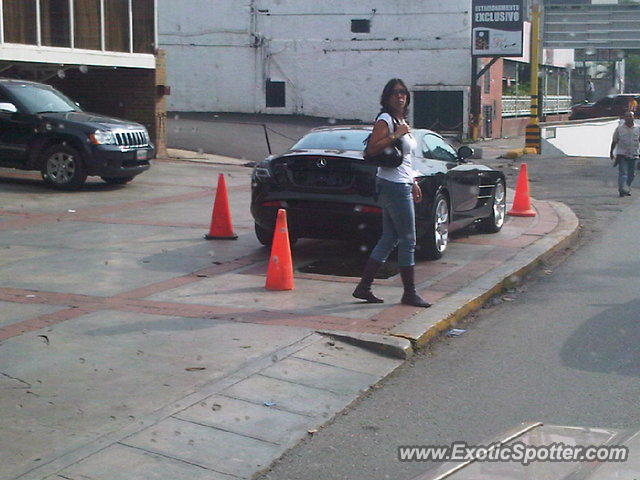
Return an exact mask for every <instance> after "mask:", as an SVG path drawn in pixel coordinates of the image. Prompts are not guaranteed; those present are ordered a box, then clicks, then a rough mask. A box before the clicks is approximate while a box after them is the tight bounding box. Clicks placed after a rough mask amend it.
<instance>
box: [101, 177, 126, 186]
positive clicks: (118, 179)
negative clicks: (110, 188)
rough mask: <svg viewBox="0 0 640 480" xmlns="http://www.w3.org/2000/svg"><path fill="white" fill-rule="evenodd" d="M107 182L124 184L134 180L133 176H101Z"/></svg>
mask: <svg viewBox="0 0 640 480" xmlns="http://www.w3.org/2000/svg"><path fill="white" fill-rule="evenodd" d="M100 178H101V179H102V180H103V181H104V182H105V183H108V184H110V185H124V184H125V183H129V182H130V181H131V180H133V177H100Z"/></svg>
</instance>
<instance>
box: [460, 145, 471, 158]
mask: <svg viewBox="0 0 640 480" xmlns="http://www.w3.org/2000/svg"><path fill="white" fill-rule="evenodd" d="M471 157H473V149H472V148H471V147H469V146H467V145H462V146H461V147H460V148H459V149H458V160H459V161H461V162H463V161H464V159H465V158H471Z"/></svg>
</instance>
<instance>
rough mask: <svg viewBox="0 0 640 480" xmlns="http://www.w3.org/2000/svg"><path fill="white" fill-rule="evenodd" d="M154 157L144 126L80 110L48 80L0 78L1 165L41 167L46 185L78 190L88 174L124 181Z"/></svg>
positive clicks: (146, 165)
mask: <svg viewBox="0 0 640 480" xmlns="http://www.w3.org/2000/svg"><path fill="white" fill-rule="evenodd" d="M154 156H155V149H154V146H153V145H152V144H151V142H150V140H149V134H148V132H147V129H146V128H145V127H144V126H143V125H141V124H139V123H134V122H130V121H127V120H119V119H117V118H111V117H105V116H103V115H98V114H94V113H88V112H83V111H82V109H81V108H80V106H79V105H78V104H77V103H75V102H73V101H72V100H70V99H69V98H67V97H66V96H64V95H63V94H62V93H60V92H59V91H57V90H56V89H54V88H53V87H51V86H49V85H44V84H42V83H35V82H27V81H24V80H13V79H0V166H2V167H13V168H18V169H22V170H40V172H41V173H42V178H43V179H44V181H45V182H46V183H47V184H49V185H52V186H54V187H57V188H61V189H65V190H77V189H79V188H81V187H82V186H83V185H84V182H85V180H86V178H87V176H89V175H96V176H99V177H101V178H102V179H103V180H104V181H105V182H107V183H113V184H124V183H127V182H129V181H131V180H132V179H133V177H135V176H136V175H138V174H140V173H142V172H144V171H145V170H148V169H149V166H150V164H149V160H151V159H152V158H154Z"/></svg>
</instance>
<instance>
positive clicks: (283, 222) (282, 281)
mask: <svg viewBox="0 0 640 480" xmlns="http://www.w3.org/2000/svg"><path fill="white" fill-rule="evenodd" d="M265 288H266V289H267V290H293V263H292V262H291V247H290V246H289V230H288V228H287V211H286V210H284V209H282V208H281V209H279V210H278V218H277V220H276V230H275V232H274V233H273V243H272V245H271V258H270V259H269V268H268V269H267V282H266V283H265Z"/></svg>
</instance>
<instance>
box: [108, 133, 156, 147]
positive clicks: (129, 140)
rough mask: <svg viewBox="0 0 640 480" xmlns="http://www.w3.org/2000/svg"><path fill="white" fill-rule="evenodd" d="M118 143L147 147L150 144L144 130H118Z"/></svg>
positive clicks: (127, 145) (115, 134)
mask: <svg viewBox="0 0 640 480" xmlns="http://www.w3.org/2000/svg"><path fill="white" fill-rule="evenodd" d="M113 134H114V136H115V137H116V144H117V145H118V146H121V147H146V146H147V145H149V142H148V141H147V134H146V132H145V131H144V130H116V131H114V132H113Z"/></svg>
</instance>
